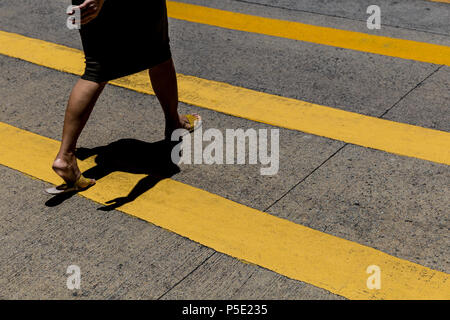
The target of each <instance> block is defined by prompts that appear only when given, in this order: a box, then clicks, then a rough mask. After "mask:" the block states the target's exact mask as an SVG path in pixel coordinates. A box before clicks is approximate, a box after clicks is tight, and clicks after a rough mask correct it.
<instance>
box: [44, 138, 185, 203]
mask: <svg viewBox="0 0 450 320" xmlns="http://www.w3.org/2000/svg"><path fill="white" fill-rule="evenodd" d="M176 144H177V142H169V141H164V140H161V141H158V142H153V143H149V142H144V141H140V140H136V139H121V140H118V141H115V142H112V143H110V144H108V145H106V146H101V147H95V148H92V149H88V148H78V149H77V151H76V157H77V158H78V159H80V160H85V159H87V158H89V157H92V156H94V155H96V158H95V163H96V165H95V166H94V167H92V168H91V169H89V170H86V171H85V172H83V175H84V176H85V177H86V178H91V179H95V180H96V181H98V180H101V179H102V178H104V177H106V176H107V175H109V174H110V173H112V172H115V171H122V172H128V173H133V174H146V175H147V176H146V177H144V178H142V179H141V180H140V181H139V182H138V183H137V184H136V185H135V186H134V187H133V189H132V190H131V191H130V192H129V193H128V195H124V196H123V197H119V198H115V199H111V200H109V201H107V202H106V203H107V206H104V207H101V208H99V210H103V211H110V210H114V209H117V208H119V207H120V206H122V205H124V204H126V203H129V202H132V201H134V200H135V199H136V198H137V197H139V196H140V195H142V194H143V193H144V192H146V191H148V190H150V189H151V188H153V187H154V186H155V185H156V184H157V183H158V182H159V181H161V180H163V179H166V178H170V177H172V176H173V175H175V174H177V173H179V172H180V168H179V167H178V166H177V165H175V164H174V163H173V162H172V159H171V153H172V149H173V147H174V146H175V145H176ZM93 188H95V186H93ZM74 194H76V192H71V193H66V194H61V195H56V196H54V197H53V198H51V199H50V200H48V201H47V202H46V203H45V205H46V206H49V207H54V206H57V205H59V204H61V203H62V202H64V201H65V200H67V199H69V198H71V197H72V196H73V195H74Z"/></svg>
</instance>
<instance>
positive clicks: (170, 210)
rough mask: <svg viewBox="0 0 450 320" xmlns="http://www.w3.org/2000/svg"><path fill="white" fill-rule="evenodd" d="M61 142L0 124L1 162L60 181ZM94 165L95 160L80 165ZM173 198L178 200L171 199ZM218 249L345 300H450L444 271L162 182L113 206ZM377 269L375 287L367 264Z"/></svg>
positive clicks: (116, 190) (111, 190)
mask: <svg viewBox="0 0 450 320" xmlns="http://www.w3.org/2000/svg"><path fill="white" fill-rule="evenodd" d="M58 147H59V142H58V141H55V140H52V139H49V138H46V137H42V136H40V135H37V134H34V133H31V132H28V131H25V130H22V129H19V128H16V127H13V126H10V125H8V124H5V123H2V122H0V164H2V165H4V166H8V167H10V168H12V169H15V170H18V171H21V172H23V173H25V174H28V175H31V176H33V177H36V178H38V179H41V180H44V181H47V182H50V183H53V184H58V183H59V178H57V177H56V175H55V174H54V173H53V172H52V170H51V169H50V164H51V163H52V160H53V157H54V155H55V154H56V153H57V151H58ZM93 166H95V161H94V159H93V158H89V159H87V160H85V161H80V169H81V170H83V171H84V170H87V169H88V168H91V167H93ZM143 177H145V175H135V174H130V173H125V172H114V173H112V174H110V175H108V176H106V177H105V178H103V179H101V180H99V181H98V182H97V185H96V186H95V187H93V188H91V189H89V190H87V191H86V192H83V193H82V195H83V196H84V197H86V198H88V199H91V200H93V201H96V202H98V203H101V204H105V203H106V201H108V200H112V199H114V198H116V197H123V196H126V195H127V194H128V193H129V191H130V190H131V189H132V188H133V187H134V186H135V185H136V183H137V182H138V181H139V180H140V179H142V178H143ZM173 199H177V201H173ZM119 210H120V211H122V212H125V213H127V214H130V215H133V216H136V217H138V218H141V219H143V220H146V221H148V222H150V223H153V224H155V225H157V226H160V227H162V228H165V229H167V230H169V231H172V232H175V233H177V234H179V235H181V236H184V237H186V238H189V239H191V240H193V241H196V242H198V243H201V244H202V245H205V246H208V247H210V248H212V249H214V250H216V251H219V252H222V253H225V254H227V255H230V256H233V257H236V258H238V259H241V260H244V261H247V262H250V263H253V264H256V265H259V266H262V267H264V268H267V269H270V270H273V271H275V272H277V273H280V274H282V275H285V276H287V277H289V278H292V279H296V280H300V281H304V282H307V283H310V284H312V285H314V286H317V287H320V288H323V289H326V290H328V291H330V292H333V293H335V294H338V295H342V296H344V297H347V298H350V299H450V275H448V274H446V273H443V272H439V271H436V270H432V269H429V268H426V267H423V266H420V265H418V264H415V263H411V262H409V261H406V260H402V259H399V258H396V257H393V256H391V255H388V254H386V253H383V252H381V251H378V250H375V249H372V248H370V247H366V246H363V245H360V244H357V243H355V242H351V241H348V240H344V239H340V238H338V237H334V236H331V235H328V234H326V233H322V232H319V231H315V230H313V229H310V228H307V227H304V226H301V225H298V224H295V223H293V222H290V221H288V220H284V219H280V218H277V217H275V216H272V215H270V214H267V213H265V212H261V211H258V210H256V209H252V208H249V207H247V206H244V205H241V204H238V203H236V202H233V201H230V200H227V199H225V198H222V197H220V196H217V195H214V194H212V193H209V192H206V191H204V190H201V189H197V188H194V187H191V186H189V185H186V184H183V183H180V182H177V181H174V180H171V179H166V180H162V181H161V182H159V183H158V184H157V185H156V186H155V187H154V188H152V189H150V190H149V191H147V192H146V193H144V194H143V195H142V196H140V197H139V198H137V199H136V200H135V201H134V202H131V203H128V204H126V205H124V206H123V207H121V208H119ZM370 265H377V266H379V267H380V268H381V279H382V280H381V281H382V282H381V289H380V290H369V289H368V288H367V286H366V283H367V278H368V277H369V275H368V274H366V269H367V267H368V266H370Z"/></svg>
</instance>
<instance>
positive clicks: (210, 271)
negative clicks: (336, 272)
mask: <svg viewBox="0 0 450 320" xmlns="http://www.w3.org/2000/svg"><path fill="white" fill-rule="evenodd" d="M163 299H169V300H170V299H196V300H197V299H198V300H202V299H217V300H222V299H227V300H228V299H268V300H271V299H283V300H310V299H321V300H331V299H333V300H340V299H343V298H342V297H340V296H338V295H335V294H332V293H329V292H328V291H326V290H323V289H320V288H316V287H313V286H311V285H309V284H305V283H302V282H299V281H295V280H292V279H288V278H286V277H284V276H281V275H279V274H276V273H274V272H271V271H268V270H266V269H263V268H260V267H258V266H255V265H251V264H247V263H242V262H240V261H238V260H236V259H233V258H231V257H229V256H227V255H224V254H221V253H215V254H214V256H212V257H211V258H210V259H208V260H207V261H206V262H205V263H204V264H202V266H201V267H200V268H198V269H197V270H195V271H194V272H193V273H192V274H190V275H189V276H188V277H187V278H186V279H185V280H184V281H183V282H181V283H180V284H179V285H177V286H175V287H174V288H173V289H172V290H170V291H169V292H168V293H167V294H166V295H165V296H164V297H163Z"/></svg>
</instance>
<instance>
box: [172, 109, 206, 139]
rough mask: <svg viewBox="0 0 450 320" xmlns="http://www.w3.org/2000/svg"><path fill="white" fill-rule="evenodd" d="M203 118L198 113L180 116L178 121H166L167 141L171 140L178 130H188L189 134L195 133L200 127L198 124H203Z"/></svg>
mask: <svg viewBox="0 0 450 320" xmlns="http://www.w3.org/2000/svg"><path fill="white" fill-rule="evenodd" d="M201 119H202V118H201V117H200V115H199V114H197V113H193V114H188V115H178V119H177V121H174V122H172V123H169V122H167V121H166V129H165V136H166V139H169V140H170V137H171V136H172V132H174V131H175V130H176V129H186V130H187V131H189V132H193V131H194V129H195V128H197V127H198V124H199V123H200V122H201Z"/></svg>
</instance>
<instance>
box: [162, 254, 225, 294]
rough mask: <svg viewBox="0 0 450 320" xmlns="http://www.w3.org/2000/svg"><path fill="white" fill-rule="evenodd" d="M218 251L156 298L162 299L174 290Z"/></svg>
mask: <svg viewBox="0 0 450 320" xmlns="http://www.w3.org/2000/svg"><path fill="white" fill-rule="evenodd" d="M216 253H217V251H214V252H213V253H212V254H211V255H209V256H208V257H207V258H206V259H205V260H203V261H202V262H201V263H200V264H199V265H198V266H196V267H195V268H194V269H192V270H191V272H189V273H188V274H186V275H185V276H184V277H183V278H182V279H181V280H180V281H178V282H177V283H175V284H174V285H173V286H172V287H171V288H170V289H169V290H167V291H166V292H164V293H163V294H162V295H160V296H159V297H158V298H157V299H156V300H161V299H162V298H163V297H164V296H165V295H167V294H168V293H169V292H170V291H172V290H173V289H174V288H175V287H176V286H178V285H179V284H180V283H182V282H183V281H184V280H185V279H186V278H188V277H189V276H190V275H191V274H193V273H194V272H195V271H197V270H198V269H199V268H200V267H201V266H202V265H204V264H205V263H206V261H208V260H209V259H210V258H212V256H213V255H215V254H216Z"/></svg>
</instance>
